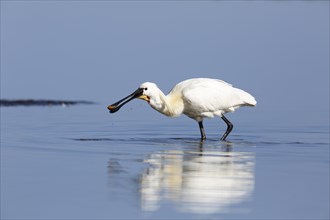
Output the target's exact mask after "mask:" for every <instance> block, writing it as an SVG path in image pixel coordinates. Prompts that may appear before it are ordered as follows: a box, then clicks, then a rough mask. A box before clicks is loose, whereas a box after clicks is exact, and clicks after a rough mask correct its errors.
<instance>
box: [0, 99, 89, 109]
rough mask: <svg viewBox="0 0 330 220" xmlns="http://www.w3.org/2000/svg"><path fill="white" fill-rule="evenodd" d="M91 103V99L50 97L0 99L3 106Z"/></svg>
mask: <svg viewBox="0 0 330 220" xmlns="http://www.w3.org/2000/svg"><path fill="white" fill-rule="evenodd" d="M80 104H83V105H91V104H95V103H94V102H90V101H67V100H48V99H0V106H1V107H11V106H58V105H60V106H70V105H80Z"/></svg>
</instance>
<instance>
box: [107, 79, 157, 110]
mask: <svg viewBox="0 0 330 220" xmlns="http://www.w3.org/2000/svg"><path fill="white" fill-rule="evenodd" d="M158 90H159V89H158V87H157V85H156V84H155V83H151V82H145V83H142V84H141V85H140V87H139V88H138V89H137V90H135V91H134V92H133V93H132V94H130V95H129V96H127V97H125V98H123V99H121V100H119V101H118V102H116V103H113V104H112V105H109V106H108V109H109V111H110V113H115V112H116V111H118V110H119V109H120V108H121V107H122V106H123V105H125V104H126V103H128V102H129V101H131V100H133V99H135V98H138V99H142V100H145V101H147V102H148V103H149V102H150V99H151V97H153V94H156V92H157V91H158Z"/></svg>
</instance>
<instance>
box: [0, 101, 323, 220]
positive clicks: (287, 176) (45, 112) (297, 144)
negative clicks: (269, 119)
mask: <svg viewBox="0 0 330 220" xmlns="http://www.w3.org/2000/svg"><path fill="white" fill-rule="evenodd" d="M105 106H106V105H105ZM121 114H122V115H116V116H113V115H111V116H110V115H109V114H108V113H107V111H106V110H105V107H104V106H103V105H93V106H74V107H69V108H62V107H29V108H26V107H9V108H1V218H2V219H14V218H21V219H28V218H29V219H50V218H52V219H70V218H71V219H72V218H75V219H91V218H93V219H111V218H143V219H145V218H151V219H155V218H167V219H178V218H197V219H201V218H202V219H205V218H217V219H218V218H236V219H237V218H239V219H244V218H262V219H265V218H268V219H269V218H273V219H274V218H286V219H289V218H296V219H297V218H298V219H328V218H329V126H328V125H318V126H312V127H310V126H305V127H303V126H294V125H287V124H284V125H282V126H280V127H276V126H271V125H264V126H260V125H251V124H249V125H248V124H239V125H237V127H235V130H234V131H233V133H232V134H231V135H230V136H229V139H230V142H228V143H224V142H220V141H218V138H219V137H220V132H223V129H224V124H220V123H219V124H216V123H215V124H212V123H211V124H210V125H209V126H208V127H207V128H206V129H207V134H208V138H209V139H208V140H207V141H206V142H205V143H203V144H200V143H199V139H198V137H199V131H198V126H197V124H194V122H193V121H191V120H189V119H185V118H179V119H176V120H170V119H166V120H165V119H164V120H161V121H159V120H147V117H146V116H144V118H138V117H134V113H133V112H129V113H128V114H129V115H131V117H130V118H126V115H125V112H124V113H121ZM155 114H157V113H155ZM261 124H262V123H261ZM221 126H222V127H221ZM221 129H222V130H221Z"/></svg>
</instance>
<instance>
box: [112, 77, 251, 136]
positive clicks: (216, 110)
mask: <svg viewBox="0 0 330 220" xmlns="http://www.w3.org/2000/svg"><path fill="white" fill-rule="evenodd" d="M135 98H138V99H142V100H145V101H147V102H148V103H149V105H150V106H151V107H152V108H153V109H155V110H157V111H158V112H160V113H162V114H164V115H166V116H168V117H177V116H179V115H181V114H185V115H187V116H188V117H189V118H192V119H194V120H195V121H197V122H198V125H199V129H200V134H201V141H203V140H205V139H206V135H205V131H204V126H203V119H204V118H213V117H214V116H218V117H220V118H221V119H222V120H223V121H224V122H225V123H226V124H227V130H226V132H225V133H224V134H223V136H222V138H221V140H222V141H225V140H226V138H227V136H228V135H229V133H230V132H231V131H232V129H233V124H232V123H231V122H230V121H229V120H228V119H227V118H226V117H225V116H224V114H225V113H228V112H233V111H235V109H237V108H239V107H241V106H255V105H256V104H257V102H256V100H255V98H254V97H253V96H252V95H250V94H249V93H247V92H245V91H243V90H241V89H238V88H234V87H233V86H232V85H231V84H229V83H226V82H225V81H223V80H219V79H209V78H194V79H188V80H185V81H182V82H180V83H178V84H177V85H175V86H174V87H173V89H172V90H171V91H170V92H169V94H168V95H165V94H164V93H163V92H162V91H161V90H160V89H159V88H158V86H157V85H156V84H155V83H151V82H145V83H142V84H141V85H140V87H139V88H138V89H137V90H135V92H133V93H132V94H130V95H129V96H127V97H125V98H123V99H121V100H119V101H118V102H116V103H113V104H112V105H109V106H108V110H109V111H110V113H115V112H117V111H118V110H119V109H120V108H121V107H122V106H123V105H125V104H126V103H128V102H129V101H131V100H132V99H135Z"/></svg>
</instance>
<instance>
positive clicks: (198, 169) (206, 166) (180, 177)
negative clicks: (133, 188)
mask: <svg viewBox="0 0 330 220" xmlns="http://www.w3.org/2000/svg"><path fill="white" fill-rule="evenodd" d="M145 162H146V163H148V164H149V168H147V169H146V170H145V172H144V173H143V174H142V178H141V190H140V193H141V203H142V209H143V210H144V211H156V210H157V209H159V208H160V206H161V204H162V203H163V202H171V203H174V206H175V207H177V208H178V209H179V211H182V212H189V213H200V214H212V213H221V212H222V213H226V212H230V211H231V210H230V208H232V207H233V206H234V205H238V204H240V203H242V202H244V201H248V200H249V199H250V198H251V195H252V192H253V189H254V165H255V156H254V154H253V153H250V152H232V151H231V148H230V147H228V146H225V147H223V149H222V150H217V151H215V150H214V151H203V148H200V151H196V152H193V151H191V152H190V151H181V150H169V151H161V152H158V153H154V154H151V155H150V156H149V157H148V159H146V160H145Z"/></svg>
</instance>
